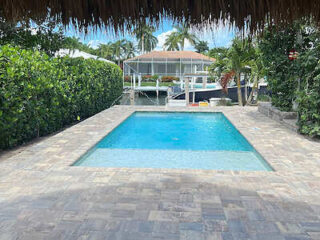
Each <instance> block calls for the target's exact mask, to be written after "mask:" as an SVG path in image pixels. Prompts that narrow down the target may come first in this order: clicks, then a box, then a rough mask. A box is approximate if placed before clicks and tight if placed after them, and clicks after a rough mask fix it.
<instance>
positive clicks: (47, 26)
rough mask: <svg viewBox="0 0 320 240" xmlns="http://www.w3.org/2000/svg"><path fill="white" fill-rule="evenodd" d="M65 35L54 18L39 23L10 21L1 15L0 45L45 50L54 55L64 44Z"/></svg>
mask: <svg viewBox="0 0 320 240" xmlns="http://www.w3.org/2000/svg"><path fill="white" fill-rule="evenodd" d="M63 42H64V35H63V31H62V28H61V27H57V25H56V23H55V22H54V21H53V20H52V19H46V20H41V21H40V20H39V22H38V23H31V21H29V20H28V21H22V22H19V23H8V22H6V21H5V20H3V19H2V18H1V17H0V45H5V44H11V45H16V46H20V47H22V48H26V49H33V50H39V51H44V52H45V53H46V54H48V55H50V56H53V55H54V54H55V52H57V51H58V50H59V49H60V48H61V47H62V46H63Z"/></svg>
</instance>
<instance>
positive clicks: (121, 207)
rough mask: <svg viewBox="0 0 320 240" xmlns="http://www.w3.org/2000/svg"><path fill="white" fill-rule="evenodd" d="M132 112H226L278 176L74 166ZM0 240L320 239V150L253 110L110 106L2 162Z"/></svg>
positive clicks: (317, 144) (271, 173)
mask: <svg viewBox="0 0 320 240" xmlns="http://www.w3.org/2000/svg"><path fill="white" fill-rule="evenodd" d="M138 110H139V111H143V110H146V111H168V110H169V111H219V112H223V113H224V114H225V116H226V117H227V118H228V119H229V120H230V121H231V122H232V124H233V125H234V126H235V127H236V128H237V129H238V130H239V131H240V132H241V133H242V134H243V136H244V137H245V138H246V139H247V140H248V141H249V142H250V143H251V144H252V145H253V147H254V148H255V149H256V150H257V151H258V152H259V153H260V154H261V155H262V156H263V157H264V159H265V160H266V161H267V162H268V163H269V164H270V165H271V167H272V168H273V169H274V170H275V171H259V172H255V171H221V170H220V171H217V170H191V169H186V170H177V169H144V168H99V167H84V166H71V164H73V163H74V162H75V161H76V160H77V159H78V158H79V157H80V156H82V155H83V154H84V153H86V152H87V151H88V149H90V147H92V146H93V145H94V144H95V143H97V142H98V141H99V140H100V139H101V138H102V137H104V136H105V135H106V134H107V133H108V132H110V131H111V130H112V129H113V128H114V127H116V126H117V125H118V124H119V123H120V122H122V121H123V120H124V119H126V118H127V117H128V116H129V115H130V114H132V113H133V112H134V111H138ZM128 158H130V156H128ZM0 239H5V240H10V239H32V240H35V239H55V240H56V239H94V240H98V239H110V240H118V239H121V240H122V239H132V240H133V239H136V240H141V239H143V240H144V239H157V240H160V239H163V240H171V239H172V240H173V239H179V240H182V239H183V240H185V239H190V240H198V239H199V240H213V239H217V240H220V239H228V240H229V239H234V240H238V239H253V240H258V239H272V240H288V239H320V142H316V141H311V140H308V139H306V138H304V137H303V136H300V135H298V134H296V133H294V132H293V131H290V130H288V129H286V128H285V127H284V126H282V125H281V124H279V123H277V122H275V121H273V120H271V119H269V118H268V117H266V116H264V115H262V114H261V113H258V111H257V108H256V107H237V106H235V107H217V108H214V109H213V108H173V109H168V108H165V107H138V106H137V107H132V106H115V107H113V108H110V109H107V110H105V111H103V112H101V113H99V114H97V115H95V116H93V117H91V118H89V119H87V120H85V121H82V122H80V123H79V124H77V125H75V126H72V127H70V128H68V129H66V130H64V131H62V132H60V133H58V134H56V135H54V136H51V137H47V138H45V139H43V140H41V141H38V142H37V143H34V144H31V145H29V146H27V147H20V148H18V149H15V150H13V151H11V152H5V153H4V154H2V155H1V156H0Z"/></svg>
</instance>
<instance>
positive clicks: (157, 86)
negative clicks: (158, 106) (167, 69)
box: [156, 79, 159, 97]
mask: <svg viewBox="0 0 320 240" xmlns="http://www.w3.org/2000/svg"><path fill="white" fill-rule="evenodd" d="M156 92H157V97H159V79H157V83H156Z"/></svg>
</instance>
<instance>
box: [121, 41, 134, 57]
mask: <svg viewBox="0 0 320 240" xmlns="http://www.w3.org/2000/svg"><path fill="white" fill-rule="evenodd" d="M124 55H125V58H126V59H128V58H132V57H134V56H135V55H136V47H135V46H134V44H133V42H131V41H126V44H125V50H124Z"/></svg>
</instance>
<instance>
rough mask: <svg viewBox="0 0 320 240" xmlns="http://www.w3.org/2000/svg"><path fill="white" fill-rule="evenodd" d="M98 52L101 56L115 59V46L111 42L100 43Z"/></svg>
mask: <svg viewBox="0 0 320 240" xmlns="http://www.w3.org/2000/svg"><path fill="white" fill-rule="evenodd" d="M96 53H97V55H98V56H99V57H102V58H105V59H108V60H114V55H113V53H114V46H113V44H112V43H111V42H108V43H106V44H99V46H98V49H96Z"/></svg>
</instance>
